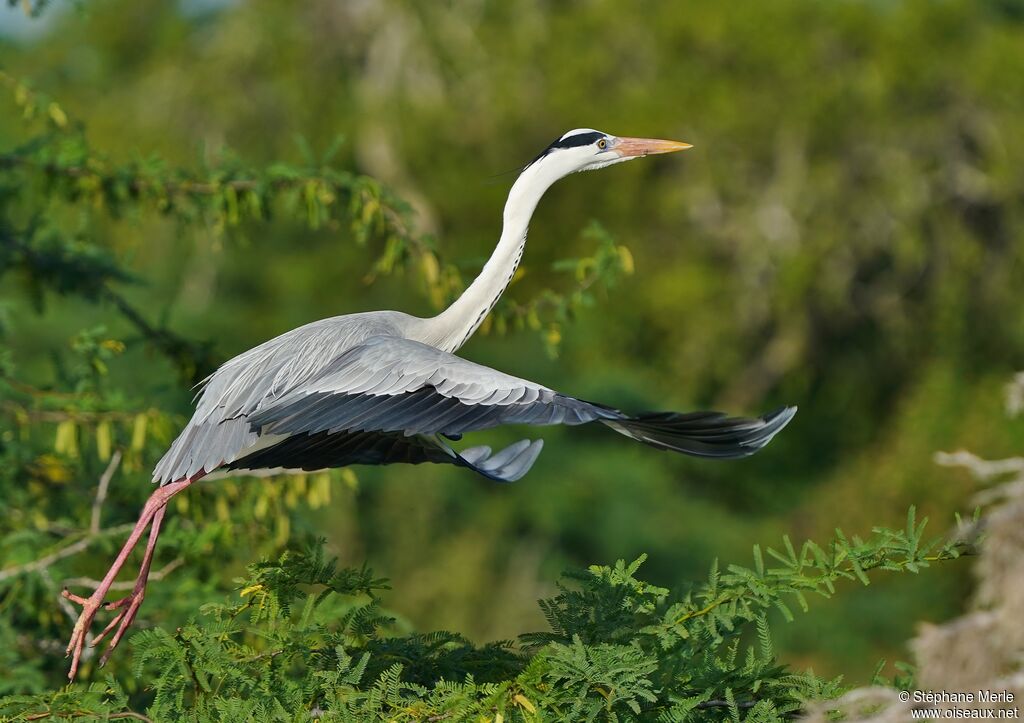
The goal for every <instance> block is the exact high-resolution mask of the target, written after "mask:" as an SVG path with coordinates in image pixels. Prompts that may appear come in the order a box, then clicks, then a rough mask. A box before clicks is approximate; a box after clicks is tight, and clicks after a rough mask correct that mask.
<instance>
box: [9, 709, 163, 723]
mask: <svg viewBox="0 0 1024 723" xmlns="http://www.w3.org/2000/svg"><path fill="white" fill-rule="evenodd" d="M97 715H98V714H97V713H95V712H93V711H88V710H76V711H72V712H70V713H58V712H56V711H46V712H45V713H32V714H30V715H27V716H25V718H24V720H42V719H43V718H57V717H60V718H86V717H88V718H95V717H97ZM102 717H103V720H120V719H122V718H131V719H132V720H141V721H147V722H148V723H154V721H153V719H152V718H150V717H149V716H145V715H142V713H136V712H135V711H131V710H126V711H122V712H120V713H104V714H103V716H102Z"/></svg>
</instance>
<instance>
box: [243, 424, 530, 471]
mask: <svg viewBox="0 0 1024 723" xmlns="http://www.w3.org/2000/svg"><path fill="white" fill-rule="evenodd" d="M542 447H543V442H542V441H541V440H537V441H535V442H530V441H529V440H522V441H520V442H516V443H515V444H512V445H509V446H508V447H506V448H505V449H504V450H502V451H500V452H498V453H497V454H493V455H492V454H491V448H490V447H471V448H469V449H466V450H463V451H462V452H456V451H455V450H453V449H452V448H451V447H449V446H448V445H446V444H444V443H443V442H441V441H440V440H437V439H434V438H430V437H426V436H423V435H405V434H399V433H390V434H388V433H383V432H336V433H333V434H331V433H328V432H319V433H317V434H299V435H296V436H293V437H289V438H287V439H285V440H283V441H281V442H278V443H277V444H275V445H272V446H270V447H266V448H264V449H260V450H257V451H255V452H253V453H252V454H249V455H246V456H244V457H242V458H240V459H237V460H235V461H234V462H230V463H228V464H226V465H224V466H225V468H227V469H243V470H244V469H275V468H283V469H301V470H307V471H313V470H319V469H328V468H332V467H346V466H348V465H350V464H377V465H379V464H394V463H406V464H422V463H424V462H432V463H435V464H454V465H457V466H460V467H468V468H469V469H472V470H473V471H475V472H477V473H479V474H482V475H484V476H485V477H488V478H489V479H492V480H495V481H498V482H514V481H516V480H517V479H519V478H520V477H522V476H523V475H524V474H526V473H527V472H528V471H529V470H530V467H531V466H533V463H534V461H536V459H537V455H538V454H540V451H541V448H542Z"/></svg>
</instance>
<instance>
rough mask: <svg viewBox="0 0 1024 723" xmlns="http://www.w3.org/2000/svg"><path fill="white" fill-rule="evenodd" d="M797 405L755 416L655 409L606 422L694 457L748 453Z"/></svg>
mask: <svg viewBox="0 0 1024 723" xmlns="http://www.w3.org/2000/svg"><path fill="white" fill-rule="evenodd" d="M794 414H796V407H783V408H782V409H777V410H776V411H774V412H772V413H770V414H766V415H764V416H763V417H758V418H756V419H747V418H744V417H729V416H726V415H725V414H722V413H721V412H690V413H689V414H679V413H677V412H655V413H648V414H639V415H636V416H634V417H625V418H624V419H621V420H617V421H613V422H607V424H608V426H609V427H611V428H612V429H614V430H616V431H617V432H621V433H622V434H625V435H626V436H627V437H632V438H633V439H635V440H638V441H640V442H643V443H644V444H649V445H650V446H652V447H656V448H658V449H664V450H671V451H673V452H682V453H684V454H689V455H693V456H695V457H715V458H718V459H736V458H739V457H749V456H750V455H752V454H754V452H756V451H757V450H759V449H761V448H762V447H764V446H765V445H766V444H768V443H769V442H770V441H771V440H772V437H774V436H775V435H776V434H778V433H779V431H780V430H781V429H782V428H783V427H785V426H786V425H787V424H789V421H790V420H791V419H792V418H793V415H794Z"/></svg>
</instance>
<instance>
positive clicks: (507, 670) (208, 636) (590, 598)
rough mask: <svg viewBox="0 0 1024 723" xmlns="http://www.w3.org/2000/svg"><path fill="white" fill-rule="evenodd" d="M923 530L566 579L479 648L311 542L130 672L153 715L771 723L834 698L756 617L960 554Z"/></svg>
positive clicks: (32, 706)
mask: <svg viewBox="0 0 1024 723" xmlns="http://www.w3.org/2000/svg"><path fill="white" fill-rule="evenodd" d="M924 527H925V522H923V521H922V522H920V523H919V522H917V520H916V519H915V515H914V510H913V509H911V510H910V512H909V514H908V516H907V525H906V527H905V529H903V530H886V529H876V530H875V531H874V534H873V536H872V537H871V538H870V539H867V540H862V539H859V538H856V537H853V538H848V537H847V536H845V535H844V534H843V533H842V532H841V531H838V530H837V531H836V536H835V538H834V539H833V540H832V541H831V542H830V543H829V544H828V545H826V546H820V545H817V544H815V543H813V542H806V543H804V544H803V545H802V546H801V547H800V548H799V550H798V549H797V548H796V547H794V545H793V544H792V543H791V542H790V541H789V540H788V538H784V539H783V545H782V547H781V549H780V550H776V549H772V548H768V549H767V550H765V551H764V552H762V551H761V549H760V548H759V547H755V548H754V556H753V565H752V567H743V566H739V565H729V566H728V567H726V568H725V571H724V572H722V571H720V570H719V568H718V566H717V565H715V566H714V567H713V568H712V570H711V572H710V575H709V576H708V579H707V580H705V581H703V582H700V583H698V584H695V585H693V586H692V588H691V589H689V590H686V591H680V592H678V593H672V592H670V591H669V590H667V589H665V588H661V587H657V586H654V585H651V584H649V583H647V582H645V581H643V580H641V579H640V578H638V577H637V574H638V572H639V571H640V567H641V565H642V564H643V562H644V557H641V558H639V559H637V560H635V561H633V562H632V563H629V564H627V563H625V562H623V561H621V560H620V561H619V562H617V563H616V564H615V565H613V566H610V567H599V566H595V567H592V568H590V569H589V570H588V571H585V572H573V573H568V574H567V575H566V578H565V580H564V581H563V582H562V583H561V585H560V590H559V593H558V594H557V595H555V596H554V597H552V598H549V599H546V600H542V601H540V605H541V608H542V610H543V611H544V614H545V616H546V617H547V620H548V622H549V624H550V630H548V631H546V632H543V633H532V634H527V635H523V636H521V638H520V640H519V641H517V642H516V643H513V642H509V641H503V642H497V643H491V644H488V645H483V646H477V645H474V644H473V643H471V642H470V641H468V640H466V639H465V638H463V637H462V636H460V635H457V634H455V633H449V632H443V631H442V632H434V633H427V634H422V633H412V634H408V633H406V634H402V633H400V632H399V630H398V627H397V625H396V623H395V621H394V619H393V618H392V617H391V616H389V615H388V614H387V612H386V611H384V610H383V609H382V608H381V606H380V600H379V599H378V593H379V592H380V591H382V590H384V589H386V588H387V583H386V581H384V580H380V579H378V578H376V577H375V576H374V575H373V573H372V572H371V571H370V570H368V569H366V568H362V569H343V570H339V569H338V568H337V565H336V562H335V561H333V560H328V559H326V558H325V556H324V551H323V540H316V541H314V542H312V543H311V544H309V545H307V546H306V547H305V548H304V549H301V550H292V551H288V552H285V553H284V554H283V555H281V556H280V557H279V558H278V559H276V560H263V561H260V562H256V563H254V564H252V565H250V566H249V569H248V575H247V576H246V577H245V578H244V579H240V580H238V581H237V582H238V594H237V595H234V596H232V598H231V599H229V600H227V601H225V602H221V603H215V604H210V605H206V606H204V607H203V608H202V609H201V611H200V615H199V617H198V618H197V619H195V620H193V621H192V622H190V623H189V624H187V625H185V626H183V627H181V628H179V629H177V630H174V631H169V630H164V629H160V628H154V629H150V630H144V631H142V632H139V633H137V634H136V635H135V636H134V637H133V638H132V645H133V648H134V649H135V651H136V653H135V673H136V675H137V677H138V679H140V680H143V681H146V692H147V694H148V695H149V696H150V698H149V699H148V700H147V701H145V702H144V703H143V705H144V706H145V707H146V715H147V716H148V717H150V718H152V719H154V720H190V721H246V720H281V721H298V720H303V721H305V720H310V719H311V718H313V719H316V720H325V721H372V720H389V721H406V720H407V721H426V720H435V721H437V720H444V721H458V720H480V719H486V720H521V721H540V720H572V721H597V720H601V721H639V720H659V721H675V722H682V721H691V722H696V721H719V720H732V721H745V722H747V723H767V722H769V721H782V720H787V719H789V718H792V717H794V716H795V715H796V714H798V713H799V712H800V710H801V708H802V706H803V704H804V702H805V701H807V700H810V699H817V700H820V699H828V698H832V697H836V696H838V695H839V694H840V693H841V692H842V688H841V685H840V683H839V681H838V680H826V679H822V678H819V677H817V676H815V675H814V674H813V673H809V672H797V671H793V670H790V669H789V668H788V667H786V666H785V665H782V664H780V663H779V662H778V660H777V659H776V657H775V653H774V650H773V646H772V635H771V630H770V626H769V616H770V615H771V614H772V613H773V611H777V612H780V613H781V614H782V617H783V618H784V619H787V620H788V619H792V612H791V607H792V605H793V604H794V603H795V604H796V606H797V607H799V608H801V609H805V610H806V609H807V608H808V596H810V595H820V596H825V597H827V596H830V595H832V594H833V593H834V592H835V591H836V584H837V583H838V582H840V581H842V580H844V579H845V580H851V581H859V582H861V583H863V584H868V582H869V578H868V574H869V572H871V571H875V570H888V571H892V572H917V571H919V570H920V569H921V568H923V567H927V566H928V565H929V564H931V563H933V562H937V561H941V560H951V559H954V558H956V557H958V556H960V555H961V554H963V553H964V552H965V551H966V550H967V549H968V547H967V546H966V544H965V543H962V542H942V541H939V540H932V541H925V540H924V539H923V533H924ZM766 560H773V561H775V563H776V564H775V565H769V564H768V563H767V562H766ZM903 683H904V684H906V681H903ZM136 704H137V701H135V700H131V699H129V697H128V696H126V695H125V694H124V693H123V692H122V691H121V690H120V689H119V688H118V687H117V685H116V683H115V682H114V681H113V680H109V681H107V682H106V683H104V684H92V685H91V686H85V685H81V684H79V685H74V686H71V687H69V688H67V689H65V690H62V691H61V692H59V693H57V694H53V695H51V696H34V697H33V696H21V697H9V698H7V699H4V700H2V701H0V715H37V714H39V713H52V714H53V715H55V716H56V715H60V714H61V713H62V712H67V711H71V710H74V711H76V713H75V714H76V715H83V714H86V713H88V714H89V715H96V716H113V715H116V714H118V713H127V712H131V706H132V705H136Z"/></svg>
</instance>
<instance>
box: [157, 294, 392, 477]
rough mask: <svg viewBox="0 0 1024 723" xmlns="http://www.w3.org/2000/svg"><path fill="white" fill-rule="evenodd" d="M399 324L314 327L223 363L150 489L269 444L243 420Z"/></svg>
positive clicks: (370, 317) (364, 319)
mask: <svg viewBox="0 0 1024 723" xmlns="http://www.w3.org/2000/svg"><path fill="white" fill-rule="evenodd" d="M402 316H403V315H399V314H396V313H395V312H371V313H367V314H352V315H349V316H344V317H334V318H331V319H322V320H320V321H316V322H313V323H312V324H306V325H305V326H302V327H299V328H297V329H293V330H291V331H289V332H287V333H285V334H282V335H281V336H278V337H275V338H274V339H271V340H269V341H267V342H264V343H263V344H260V345H259V346H257V347H254V348H253V349H250V350H249V351H247V352H245V353H243V354H240V355H238V356H237V357H235V358H233V359H231V360H230V361H228V362H226V363H225V364H224V365H223V366H221V368H219V369H218V370H217V371H216V372H215V373H214V374H212V375H211V376H210V377H209V378H208V379H207V380H206V381H205V387H204V388H203V390H202V392H201V393H200V395H199V402H198V404H197V405H196V411H195V414H194V415H193V416H192V419H191V420H190V421H189V423H188V424H187V425H186V426H185V429H183V430H182V432H181V434H180V435H179V436H178V438H177V439H176V440H175V441H174V442H173V443H172V444H171V447H170V449H168V450H167V452H166V453H165V454H164V456H163V457H162V458H161V459H160V461H159V462H158V463H157V465H156V468H155V469H154V471H153V481H154V482H159V483H161V484H166V483H168V482H172V481H175V480H178V479H182V478H185V477H190V478H191V477H194V476H195V475H197V474H199V473H202V472H210V471H212V470H214V469H216V468H217V467H219V466H221V465H222V464H225V463H227V462H230V461H232V460H234V459H236V458H237V457H238V456H239V454H244V453H248V452H251V451H253V449H258V448H260V447H261V446H266V445H269V444H271V443H273V442H274V441H276V440H273V439H260V438H259V437H260V435H259V434H257V432H256V431H254V430H253V429H252V427H251V425H250V424H249V422H248V420H247V419H246V417H247V415H249V414H252V413H253V412H255V411H256V410H258V409H260V408H261V407H262V406H263V405H265V404H267V403H271V402H273V400H275V399H277V398H279V397H280V396H281V395H284V394H286V393H287V392H288V390H289V389H291V388H293V387H295V386H296V385H298V384H300V383H302V382H303V381H305V380H307V379H310V378H311V377H314V376H316V375H317V374H318V373H319V372H320V371H321V370H322V369H323V368H324V367H325V366H326V365H328V364H329V363H330V362H331V360H333V359H335V358H337V357H338V356H339V355H340V354H342V353H343V352H344V351H345V350H346V349H349V348H351V347H353V346H356V345H358V344H359V343H360V342H362V341H363V340H364V339H365V338H367V337H368V336H379V335H382V334H396V333H400V332H401V323H402V322H401V318H402Z"/></svg>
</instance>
